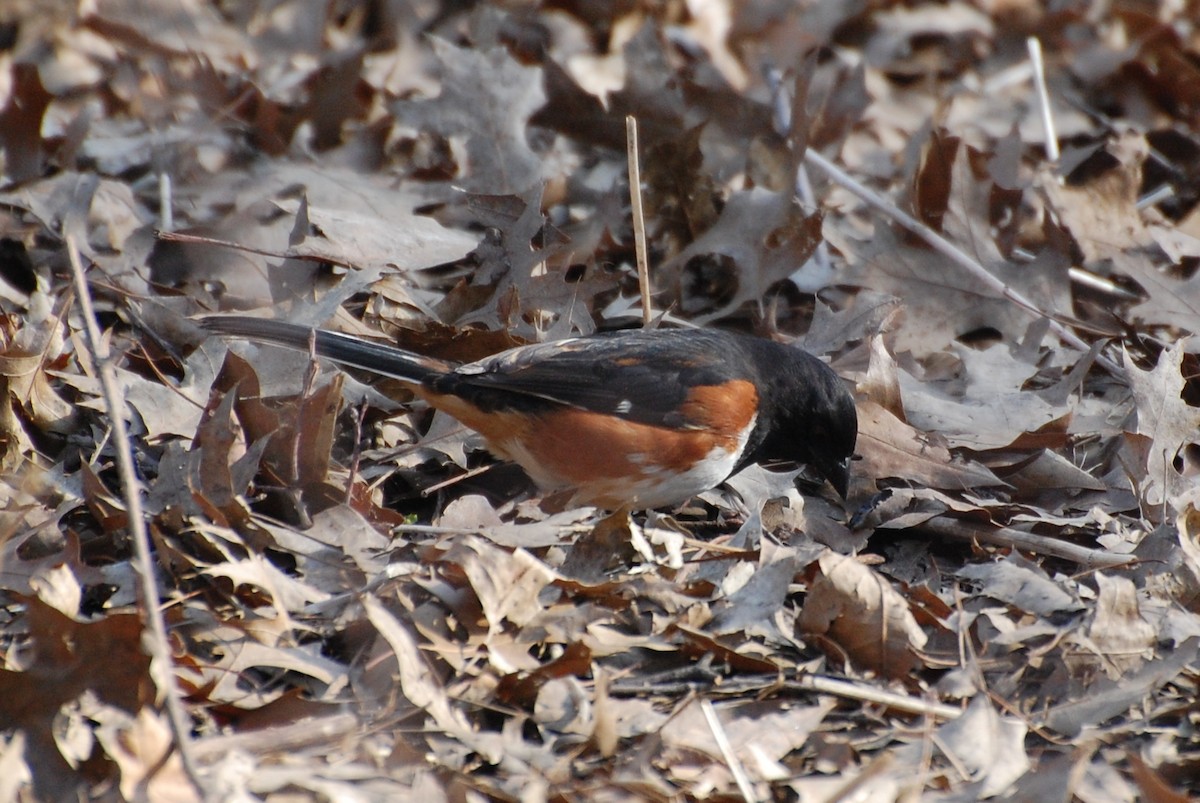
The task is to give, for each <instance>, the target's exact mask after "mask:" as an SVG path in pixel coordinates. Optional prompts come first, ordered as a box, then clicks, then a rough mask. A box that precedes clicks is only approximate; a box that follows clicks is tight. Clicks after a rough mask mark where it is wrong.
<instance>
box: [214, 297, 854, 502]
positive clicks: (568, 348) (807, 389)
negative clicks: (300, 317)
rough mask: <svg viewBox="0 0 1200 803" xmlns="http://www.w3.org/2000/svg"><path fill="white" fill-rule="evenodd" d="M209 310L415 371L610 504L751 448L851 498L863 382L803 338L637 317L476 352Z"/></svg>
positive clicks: (373, 368) (374, 363)
mask: <svg viewBox="0 0 1200 803" xmlns="http://www.w3.org/2000/svg"><path fill="white" fill-rule="evenodd" d="M199 322H200V323H201V325H202V326H203V327H204V328H205V329H207V330H208V331H209V332H211V333H214V334H218V335H221V336H223V337H227V338H238V339H244V340H248V341H252V342H259V343H269V344H274V345H278V346H284V347H288V348H292V349H297V350H301V351H311V352H313V353H315V354H316V355H317V356H319V357H321V358H324V359H327V360H330V361H331V362H333V363H337V364H340V365H343V366H349V367H352V368H357V369H361V370H363V371H366V372H369V373H372V374H377V375H381V376H386V377H392V378H394V379H397V380H400V381H402V382H403V383H405V384H406V385H407V386H408V387H409V388H410V389H411V391H412V392H413V394H414V395H415V396H416V397H418V398H420V399H422V400H424V401H425V402H427V403H428V404H429V405H430V406H431V407H433V408H435V409H438V410H442V411H444V412H446V413H448V414H449V415H451V416H453V417H454V418H455V419H457V420H458V421H459V422H461V423H462V424H464V425H466V426H467V427H470V428H471V429H473V430H475V431H476V432H478V433H479V434H480V435H482V436H483V439H484V442H485V444H486V446H487V448H488V450H489V451H490V452H492V454H494V455H495V456H496V457H498V458H501V459H503V460H509V461H512V462H514V463H516V464H518V465H519V466H520V467H521V468H523V469H524V470H525V473H526V474H528V475H529V477H530V478H531V479H532V480H533V481H534V483H535V484H536V485H537V486H539V488H541V489H542V490H543V491H545V492H564V491H565V492H568V493H569V496H568V499H569V504H571V505H574V506H593V507H597V508H602V509H608V510H645V509H653V508H666V507H674V506H676V505H679V504H681V503H683V502H686V501H687V500H689V499H691V498H692V497H694V496H696V495H697V494H700V493H703V492H704V491H707V490H710V489H712V488H715V487H716V486H718V485H720V484H721V483H722V482H723V481H725V480H726V479H727V478H729V477H730V476H732V475H733V474H735V473H737V472H738V471H740V470H741V469H743V468H745V467H746V466H748V465H750V464H752V463H766V462H770V463H774V462H786V463H793V464H795V463H803V464H805V465H807V466H808V467H809V468H810V469H812V470H813V471H815V472H816V474H818V475H819V476H820V477H821V478H822V479H824V480H827V481H828V482H829V483H830V484H831V485H832V486H833V488H834V490H835V491H837V493H838V495H839V496H840V497H841V498H842V499H843V500H844V499H845V498H846V496H847V492H848V488H849V483H850V463H851V460H852V458H853V457H854V448H855V443H856V440H857V435H858V419H857V412H856V409H855V403H854V397H853V395H852V394H851V392H850V390H849V389H848V388H847V387H846V385H845V384H844V383H843V382H842V380H841V379H840V378H839V377H838V375H837V374H836V373H835V372H834V371H833V369H832V368H830V367H829V366H828V365H826V364H825V363H824V362H822V361H821V360H820V359H819V358H817V357H816V356H814V355H812V354H810V353H808V352H806V351H804V350H802V349H800V348H797V347H793V346H789V345H785V344H782V343H777V342H775V341H773V340H768V339H766V338H761V337H756V336H753V335H747V334H740V333H732V332H726V331H724V330H718V329H662V328H660V329H624V330H616V331H606V332H597V333H592V334H587V335H581V336H577V337H570V338H566V339H562V340H556V341H548V342H544V343H532V344H528V345H522V346H517V347H515V348H511V349H508V350H506V351H502V352H500V353H498V354H494V355H492V356H489V357H485V358H484V359H481V360H478V361H475V362H468V363H462V364H459V363H452V362H447V361H444V360H440V359H436V358H433V357H427V356H422V355H419V354H415V353H412V352H409V351H405V350H403V349H400V348H397V347H396V346H392V345H387V344H385V343H381V342H376V341H372V340H366V339H363V338H360V337H356V336H353V335H348V334H344V333H341V332H336V331H331V330H326V329H316V328H312V327H309V326H304V325H300V324H295V323H290V322H287V321H282V320H274V319H266V318H256V317H252V316H245V315H209V316H206V317H204V318H200V319H199Z"/></svg>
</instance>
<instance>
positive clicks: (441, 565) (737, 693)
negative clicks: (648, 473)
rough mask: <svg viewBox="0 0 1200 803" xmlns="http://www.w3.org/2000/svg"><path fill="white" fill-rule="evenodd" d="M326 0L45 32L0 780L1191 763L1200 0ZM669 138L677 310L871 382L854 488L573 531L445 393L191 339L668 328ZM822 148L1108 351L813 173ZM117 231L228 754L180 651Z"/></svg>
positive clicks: (0, 55)
mask: <svg viewBox="0 0 1200 803" xmlns="http://www.w3.org/2000/svg"><path fill="white" fill-rule="evenodd" d="M325 12H326V13H325V14H324V15H321V14H314V13H312V11H311V8H310V7H309V6H308V5H307V4H304V3H298V2H282V3H274V4H253V3H250V4H242V5H237V4H234V5H229V4H216V5H211V4H205V3H199V2H187V3H160V2H150V3H143V2H131V1H130V0H104V2H97V3H92V4H85V5H83V6H75V5H72V4H69V3H65V2H63V3H49V4H43V3H35V2H32V0H16V1H15V2H13V3H10V4H9V5H8V6H6V7H5V9H3V10H0V30H2V31H3V32H4V34H5V35H4V36H3V37H0V75H3V76H4V79H5V80H3V81H0V165H2V167H0V383H2V384H3V387H4V388H5V389H6V391H7V392H6V394H5V398H6V400H7V403H6V404H5V405H4V406H3V410H2V418H0V432H3V435H4V437H3V438H0V465H2V466H3V470H2V472H0V500H2V502H0V530H2V532H3V545H2V551H0V596H3V599H4V601H5V605H4V610H5V614H4V616H3V617H2V618H0V625H2V627H3V639H2V641H0V645H2V646H0V655H2V656H3V664H2V665H0V723H3V731H2V733H0V766H2V767H3V772H0V799H2V800H33V799H60V798H66V797H78V796H83V795H87V796H95V797H106V798H109V799H132V798H135V797H139V796H149V797H151V798H153V799H163V800H167V799H171V800H192V799H197V798H198V797H200V796H202V795H205V796H207V797H209V798H213V799H239V800H250V799H264V800H282V799H285V798H287V799H294V798H297V797H301V798H334V797H353V798H355V799H407V798H415V797H418V796H420V797H425V798H428V799H430V800H449V799H468V798H469V799H483V798H494V799H505V800H508V799H511V800H516V799H521V800H538V799H546V800H549V799H555V800H565V799H592V798H596V799H617V798H619V799H627V798H630V797H637V798H646V799H656V800H668V799H727V798H731V797H740V798H743V799H755V800H765V799H780V800H818V799H835V798H840V797H845V796H847V795H849V794H851V793H853V794H856V795H858V796H860V797H863V798H864V799H872V800H897V799H901V798H904V799H914V798H918V797H919V798H921V799H945V800H952V799H953V800H958V799H980V798H989V799H1049V798H1050V797H1056V798H1061V799H1065V798H1068V797H1072V796H1073V797H1075V798H1078V799H1081V800H1096V801H1100V800H1104V801H1107V800H1134V799H1139V798H1144V799H1151V800H1174V799H1185V798H1186V796H1187V795H1189V794H1195V793H1196V792H1197V790H1200V750H1198V749H1197V740H1196V731H1197V728H1198V727H1200V719H1198V714H1197V710H1196V706H1195V698H1196V693H1197V666H1200V657H1198V656H1200V648H1198V646H1197V645H1198V644H1200V616H1198V614H1200V541H1198V534H1200V490H1198V489H1200V480H1198V477H1200V379H1198V377H1200V356H1198V355H1200V345H1198V344H1200V339H1198V338H1197V335H1198V334H1200V331H1198V329H1197V321H1198V320H1200V291H1198V289H1197V288H1198V287H1200V284H1198V282H1200V274H1198V272H1197V266H1198V265H1200V225H1198V221H1200V205H1198V202H1200V168H1198V167H1197V165H1198V164H1200V140H1197V138H1196V135H1195V134H1194V131H1195V130H1196V127H1195V124H1196V122H1197V119H1198V118H1197V115H1198V114H1200V100H1198V99H1197V96H1196V92H1195V86H1197V85H1198V84H1197V83H1196V82H1195V81H1194V80H1190V78H1194V77H1195V76H1196V75H1197V69H1196V67H1195V64H1196V63H1198V62H1200V40H1198V39H1197V37H1196V34H1195V30H1194V25H1192V24H1191V22H1190V18H1189V16H1188V15H1189V11H1187V10H1185V9H1184V8H1183V7H1179V8H1176V7H1175V6H1170V7H1166V6H1164V7H1163V8H1162V9H1158V10H1157V12H1156V14H1157V15H1156V16H1152V15H1150V14H1147V13H1145V12H1143V11H1141V10H1138V9H1136V8H1134V7H1125V6H1117V7H1113V8H1111V9H1108V8H1107V7H1106V8H1105V9H1097V10H1094V11H1092V12H1089V13H1087V14H1081V13H1077V12H1076V11H1074V10H1067V9H1065V8H1064V9H1056V10H1048V9H1046V8H1044V7H1043V6H1042V5H1040V4H1033V3H1020V2H1018V3H1008V4H1002V5H999V6H996V7H995V8H992V7H984V6H978V7H977V6H976V5H972V4H964V3H954V4H949V5H946V4H931V3H915V4H909V5H905V6H899V5H888V4H884V5H883V6H872V7H870V8H867V7H860V6H847V5H845V4H841V3H835V2H816V3H808V4H801V5H798V6H787V5H774V6H773V5H765V4H736V3H727V2H714V3H687V4H683V3H666V4H658V5H641V6H637V7H633V6H628V7H627V6H623V5H620V4H616V5H613V6H611V7H607V6H604V7H601V6H594V5H593V6H589V5H587V4H577V3H569V2H568V3H558V4H553V5H552V6H545V7H536V6H528V7H521V8H518V7H515V6H512V5H511V4H508V5H501V4H468V5H467V6H462V5H456V4H436V3H432V4H375V5H372V6H371V10H370V11H368V10H367V6H358V5H354V4H348V5H346V4H343V5H336V4H335V5H334V6H331V7H329V8H328V9H325ZM1030 35H1035V36H1037V37H1039V38H1040V40H1041V42H1042V47H1043V52H1044V53H1045V54H1046V64H1045V74H1046V89H1047V91H1048V94H1049V98H1050V111H1051V118H1052V119H1053V121H1054V122H1055V124H1056V138H1057V141H1058V143H1059V144H1061V145H1062V156H1061V158H1060V160H1059V161H1058V162H1057V163H1052V162H1051V161H1049V159H1048V156H1047V154H1048V148H1047V144H1048V135H1047V132H1046V129H1045V126H1044V123H1043V122H1042V115H1041V112H1040V109H1039V107H1038V102H1037V92H1036V87H1035V86H1034V84H1033V76H1034V74H1035V73H1034V71H1033V70H1032V69H1031V67H1030V64H1029V62H1028V59H1027V55H1026V48H1025V38H1026V37H1027V36H1030ZM771 75H782V76H783V79H782V81H781V82H780V81H774V80H768V78H769V77H770V76H771ZM777 91H778V92H782V93H783V97H782V98H777V97H775V96H773V93H774V92H777ZM792 98H795V99H796V100H795V102H794V103H793V102H792ZM780 105H782V107H783V108H788V107H790V108H791V116H792V119H793V123H792V125H791V128H790V130H789V129H787V127H786V126H783V127H780V126H778V125H777V123H776V122H774V121H775V119H776V118H777V115H776V113H775V109H776V108H777V107H778V106H780ZM627 114H632V115H634V116H635V117H637V118H638V120H639V123H640V128H641V139H642V148H641V154H640V155H641V159H642V173H643V175H644V177H645V184H646V186H645V190H646V199H647V204H646V208H647V212H646V220H645V225H646V230H647V238H648V245H649V250H650V255H651V266H652V270H651V277H650V281H651V285H652V288H653V290H654V296H653V298H654V304H655V310H654V311H655V314H656V317H657V318H658V319H659V323H660V325H678V324H681V323H683V324H691V325H711V326H720V327H723V328H729V329H736V330H742V331H753V332H755V333H758V334H761V335H764V336H769V337H775V338H778V339H782V340H789V341H792V340H794V341H796V342H797V343H799V344H801V345H805V346H807V347H808V348H810V349H812V350H814V351H815V352H817V353H818V354H820V355H821V356H822V357H826V358H828V359H829V360H830V361H831V363H832V365H833V367H834V368H835V369H836V370H837V371H838V372H839V373H840V374H841V375H842V377H843V378H844V379H845V380H846V381H847V382H848V383H850V384H852V385H853V386H854V387H855V389H856V395H857V399H858V405H859V418H860V436H859V453H860V456H861V459H860V460H858V461H856V463H855V468H854V475H855V476H854V483H853V486H852V489H851V498H850V502H851V504H850V505H849V509H842V508H841V507H840V506H839V505H837V504H836V503H835V501H834V500H833V499H832V498H829V497H827V496H826V495H825V494H824V493H823V492H822V491H821V489H819V488H816V487H815V486H814V485H813V484H811V483H808V482H807V481H806V480H805V479H804V478H803V475H797V474H796V473H794V472H793V473H789V472H779V471H768V470H765V469H763V468H761V467H752V468H751V469H748V470H747V471H746V472H743V474H742V475H740V476H738V477H736V478H733V479H731V481H730V482H729V483H728V484H727V485H726V486H724V487H723V488H718V489H714V490H713V491H710V492H708V493H705V494H702V495H701V496H700V497H698V498H697V499H696V500H693V501H692V502H690V503H688V504H686V505H684V506H682V507H681V508H679V509H677V510H674V511H659V512H654V513H639V514H637V515H636V516H635V517H633V518H632V519H629V518H627V517H622V516H617V517H604V516H603V515H602V512H601V511H592V510H560V509H557V508H556V507H555V500H554V499H547V500H538V499H537V498H536V497H532V496H531V495H530V493H529V491H530V488H529V485H528V482H527V481H526V480H525V479H524V477H523V476H522V475H521V474H520V472H519V471H518V470H515V469H513V468H512V467H511V466H505V465H503V464H496V463H495V462H494V461H492V460H491V459H490V458H489V457H488V456H487V455H486V453H485V452H484V451H483V450H482V446H481V443H480V441H479V439H478V438H477V437H475V436H474V435H473V434H472V433H470V432H469V431H467V430H464V429H463V428H462V427H461V426H459V425H457V423H456V422H454V421H453V420H452V419H449V418H447V417H445V416H442V415H440V414H438V415H430V412H429V411H428V410H426V409H423V408H422V407H421V406H420V405H414V404H412V403H411V400H410V399H409V398H408V397H407V396H406V395H405V394H404V392H403V390H402V389H398V388H397V387H396V386H394V385H392V384H389V383H388V382H386V381H384V382H369V383H368V382H364V380H369V378H367V377H360V376H348V375H343V374H340V373H337V372H331V371H329V370H326V369H321V370H318V369H317V367H315V366H312V365H310V363H309V360H308V359H307V358H306V357H305V356H304V355H296V354H282V353H281V352H279V351H278V350H272V349H269V348H265V347H263V348H260V347H256V346H253V345H249V344H232V345H230V344H223V343H219V342H216V341H213V340H208V341H205V340H204V337H203V335H202V333H201V332H200V330H199V328H198V327H197V326H195V324H194V323H193V322H192V319H193V318H195V317H197V316H200V315H203V314H206V313H212V312H228V311H244V312H247V313H257V314H269V315H275V316H279V317H283V318H287V319H289V320H294V321H299V322H304V323H310V324H322V325H332V326H336V327H337V328H341V329H343V330H346V331H350V332H353V333H355V334H359V335H365V336H377V337H381V338H391V339H392V340H394V341H396V342H398V343H400V344H401V345H403V346H405V347H408V348H412V349H414V350H417V351H420V352H422V353H427V354H430V355H432V356H436V357H441V358H444V359H459V360H470V359H475V358H478V357H481V356H483V355H485V354H489V353H494V352H496V351H499V350H501V349H503V348H507V347H509V346H512V345H515V344H518V343H522V342H533V341H536V340H542V339H554V338H561V337H567V336H570V335H573V334H579V333H589V332H591V331H594V330H596V329H608V328H614V327H618V326H628V325H630V324H631V323H632V322H633V321H634V320H636V318H637V317H638V316H639V315H640V311H639V310H638V308H637V307H638V302H637V297H638V291H639V286H638V279H637V275H636V271H635V270H634V267H633V254H634V248H633V235H632V226H631V223H630V221H629V216H628V200H627V199H628V187H627V178H626V168H625V154H624V149H623V145H624V117H625V116H626V115H627ZM805 145H807V146H808V147H811V148H818V149H820V152H821V154H823V155H824V156H825V157H827V158H828V159H831V160H833V161H834V162H835V163H837V164H838V165H840V166H841V167H842V168H844V169H845V170H847V171H848V172H849V173H850V174H851V175H853V176H854V177H856V178H857V179H858V180H859V181H862V182H865V183H866V184H868V185H869V186H870V187H871V188H872V189H874V190H875V191H877V192H879V193H882V194H884V195H885V196H887V197H888V198H890V199H892V200H893V201H894V202H896V203H898V204H899V205H900V206H901V208H902V209H904V210H905V211H906V212H908V213H909V214H911V215H913V216H914V217H915V218H916V219H918V220H919V221H921V222H922V223H923V224H924V225H926V226H928V227H929V228H930V229H931V230H933V231H936V232H939V233H940V234H942V235H943V236H945V237H947V238H948V239H950V240H951V241H952V242H953V243H955V244H956V245H957V246H959V247H960V248H961V249H962V250H964V251H965V252H966V253H967V254H969V255H970V256H971V257H973V258H974V259H975V260H976V261H977V262H979V263H980V265H981V266H982V270H984V271H986V272H987V273H989V274H991V276H992V277H994V278H996V279H999V280H1000V282H1001V283H1002V284H1003V285H1004V286H1005V287H1006V288H1008V289H1009V290H1011V291H1014V292H1016V293H1019V294H1020V295H1022V296H1024V297H1025V298H1027V299H1030V300H1031V301H1032V302H1033V303H1034V304H1035V305H1036V306H1037V307H1038V309H1040V310H1041V311H1042V312H1044V313H1047V314H1049V315H1051V316H1053V318H1054V320H1055V321H1056V322H1057V323H1058V324H1061V325H1063V326H1066V327H1067V328H1068V329H1069V330H1070V331H1072V332H1073V333H1074V334H1075V335H1076V336H1078V338H1080V339H1082V341H1083V342H1084V344H1085V345H1084V348H1082V349H1081V348H1080V347H1079V346H1078V343H1075V344H1074V345H1073V344H1072V342H1067V340H1064V338H1063V337H1062V336H1061V332H1060V331H1059V330H1056V329H1054V328H1052V327H1050V326H1049V325H1048V324H1047V320H1046V319H1045V318H1042V317H1041V316H1039V315H1037V314H1035V313H1032V312H1031V311H1030V310H1029V309H1026V308H1025V307H1023V306H1022V305H1020V304H1017V303H1015V302H1014V301H1013V300H1011V298H1010V297H1009V296H1008V295H1006V293H1001V292H999V291H997V289H996V286H995V283H994V282H991V283H989V282H985V281H983V279H984V278H986V277H982V278H981V276H980V275H979V274H976V275H971V274H968V273H965V272H964V271H963V270H962V269H961V267H960V265H959V264H958V263H957V262H955V261H953V260H950V259H948V258H946V257H944V256H942V255H940V254H938V253H937V252H935V251H933V250H931V249H930V248H929V247H928V246H927V245H926V244H925V243H924V242H923V241H922V240H921V239H919V238H917V237H915V236H914V235H913V234H911V233H910V232H907V231H905V230H904V228H903V227H902V226H900V225H898V223H897V222H896V221H895V220H892V219H891V218H890V217H889V216H887V215H886V214H882V213H880V212H878V211H876V210H875V209H873V208H872V207H870V206H868V205H867V204H866V202H864V201H863V200H862V198H861V197H860V196H859V195H857V194H855V193H854V192H853V191H851V190H850V189H848V188H847V187H846V186H844V185H843V184H841V183H837V182H834V181H831V180H829V179H827V178H826V177H825V176H824V175H821V174H818V173H817V172H816V171H808V170H805V171H804V174H803V175H802V176H800V177H799V178H798V176H797V172H796V168H797V165H798V164H800V163H801V155H802V151H801V149H802V147H803V146H805ZM805 185H807V187H808V189H803V190H802V189H799V188H800V187H803V186H805ZM73 226H74V227H76V229H77V232H76V234H77V238H78V240H79V242H80V243H81V245H82V250H83V251H84V254H85V255H86V257H87V259H88V264H89V274H88V279H89V282H90V291H91V295H92V296H93V298H94V301H95V304H96V305H97V307H98V310H99V313H100V315H101V321H102V323H103V325H104V327H105V337H106V339H107V340H108V341H109V343H110V348H111V349H112V350H113V351H114V353H115V354H116V355H117V358H116V359H117V366H116V367H117V370H118V378H119V383H120V385H121V388H122V391H123V393H124V409H121V410H120V411H119V412H118V413H116V414H117V415H120V416H122V417H123V418H124V419H125V420H126V422H127V423H128V425H129V427H130V432H131V438H132V441H133V442H132V443H131V444H130V446H131V447H132V450H133V452H134V454H135V456H136V463H137V469H138V472H139V478H140V480H141V483H142V484H143V490H144V493H145V499H144V507H145V516H146V523H147V525H148V527H149V530H150V534H151V538H152V541H153V545H154V548H155V558H156V561H157V566H156V578H155V579H156V583H157V588H158V593H159V600H158V601H159V603H160V604H161V608H162V613H163V615H164V616H165V618H166V622H167V625H168V628H169V634H170V636H169V648H170V653H171V656H172V663H173V673H174V677H175V679H176V683H177V687H178V690H179V691H180V692H181V693H182V694H183V696H184V703H185V705H186V710H187V712H188V714H189V716H190V725H191V731H190V732H189V733H187V734H185V736H186V739H187V742H188V744H187V745H185V747H187V748H188V749H189V751H190V752H191V753H192V755H194V756H196V757H198V774H197V775H196V777H193V776H192V774H191V773H193V771H194V770H193V769H191V768H189V766H188V762H185V761H181V760H180V757H179V753H178V750H177V748H178V744H177V740H178V739H179V738H180V734H178V733H176V732H174V731H173V730H172V729H171V728H170V727H169V726H168V721H167V717H166V715H165V714H164V712H163V709H162V708H161V706H160V700H161V690H156V689H155V688H154V686H153V683H152V682H151V673H150V659H149V658H148V653H147V652H146V650H145V649H144V647H143V638H145V637H146V636H144V634H143V630H142V621H143V618H144V617H143V616H141V615H139V611H138V610H137V607H136V605H135V600H136V599H137V592H136V587H135V570H134V567H133V562H132V561H133V558H132V552H131V547H130V542H129V536H128V533H127V529H126V527H127V524H128V522H129V514H128V510H127V508H126V506H125V503H124V502H123V501H122V495H121V487H120V482H119V480H118V478H117V474H116V471H115V469H114V450H113V448H114V444H113V443H112V442H111V433H110V425H109V421H111V420H112V419H111V416H112V415H114V413H113V412H112V411H110V410H109V409H108V407H107V405H106V404H105V402H104V401H102V399H101V393H100V388H99V382H98V379H97V372H96V365H95V363H94V358H93V356H92V355H90V354H89V353H88V351H87V350H86V347H85V344H84V340H83V338H82V337H81V336H80V331H81V327H82V323H81V318H80V312H79V304H78V300H77V299H76V298H75V297H74V294H73V291H72V289H71V284H70V281H69V280H68V278H67V275H66V266H67V251H66V246H65V241H64V238H65V235H66V234H68V233H70V229H71V227H73ZM159 230H162V231H163V232H164V233H163V234H161V235H157V234H156V232H158V231H159ZM1088 346H1090V350H1088V348H1087V347H1088ZM1055 545H1058V546H1057V547H1056V546H1055ZM197 780H198V781H199V785H198V786H197V785H196V783H195V782H196V781H197Z"/></svg>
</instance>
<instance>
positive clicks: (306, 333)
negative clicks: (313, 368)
mask: <svg viewBox="0 0 1200 803" xmlns="http://www.w3.org/2000/svg"><path fill="white" fill-rule="evenodd" d="M199 323H200V325H201V326H203V327H204V328H205V329H207V330H208V331H210V332H213V333H214V334H219V335H224V336H226V337H239V338H244V339H246V340H250V341H253V342H256V343H271V344H273V345H276V346H285V347H287V348H291V349H296V350H298V351H309V350H310V349H311V350H312V351H314V352H315V353H316V355H317V356H318V357H324V358H325V359H327V360H332V361H333V362H336V363H339V364H341V365H348V366H350V367H352V368H361V369H362V370H364V371H370V372H371V373H375V374H380V375H382V376H390V377H393V378H395V379H401V380H404V381H406V382H415V383H417V384H425V383H427V382H429V381H432V380H433V379H436V378H437V377H439V376H442V375H444V374H447V373H449V372H450V371H453V370H454V368H455V366H454V365H453V364H452V363H448V362H444V361H442V360H437V359H434V358H432V357H422V356H421V355H419V354H413V353H412V352H409V351H404V350H403V349H398V348H396V347H395V346H387V345H384V344H382V343H375V342H373V341H370V340H363V339H362V338H358V337H354V336H353V335H345V334H342V333H341V332H331V331H329V330H327V329H313V328H311V327H308V326H301V325H299V324H294V323H287V322H285V321H276V320H268V319H266V318H251V317H248V316H244V315H210V316H208V317H206V318H201V319H199Z"/></svg>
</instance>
